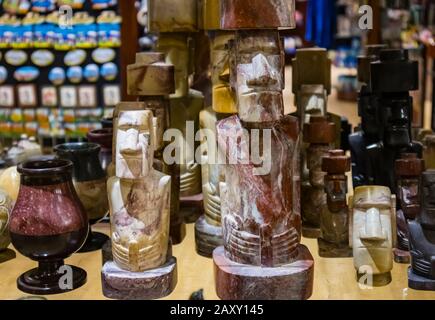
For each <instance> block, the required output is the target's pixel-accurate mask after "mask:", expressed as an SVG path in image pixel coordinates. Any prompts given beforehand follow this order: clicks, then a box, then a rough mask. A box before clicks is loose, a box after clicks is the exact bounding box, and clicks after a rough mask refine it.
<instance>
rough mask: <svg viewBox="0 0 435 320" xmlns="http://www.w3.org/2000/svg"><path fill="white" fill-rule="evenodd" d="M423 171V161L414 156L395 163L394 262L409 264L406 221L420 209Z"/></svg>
mask: <svg viewBox="0 0 435 320" xmlns="http://www.w3.org/2000/svg"><path fill="white" fill-rule="evenodd" d="M424 170H425V164H424V160H422V159H419V158H418V157H417V155H416V154H412V153H411V154H408V153H404V154H402V155H401V158H400V159H398V160H397V161H396V177H397V200H398V201H397V204H398V206H397V217H396V221H397V246H396V248H394V250H393V253H394V261H396V262H397V263H407V264H408V263H410V262H411V256H410V253H409V232H408V221H409V220H414V219H415V218H416V217H417V215H418V213H419V212H420V209H421V204H420V200H421V197H420V192H421V189H420V186H421V175H422V173H423V172H424Z"/></svg>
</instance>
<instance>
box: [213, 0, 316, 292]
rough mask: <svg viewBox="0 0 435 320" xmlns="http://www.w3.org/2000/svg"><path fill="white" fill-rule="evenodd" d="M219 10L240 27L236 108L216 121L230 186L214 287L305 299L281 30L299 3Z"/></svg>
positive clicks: (307, 265)
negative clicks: (222, 241)
mask: <svg viewBox="0 0 435 320" xmlns="http://www.w3.org/2000/svg"><path fill="white" fill-rule="evenodd" d="M221 10H222V11H221V28H222V29H230V30H235V40H234V42H233V43H232V46H231V55H232V57H231V58H232V60H233V61H234V63H233V64H232V67H231V68H230V70H231V72H230V78H231V79H233V81H232V83H234V86H235V88H236V93H237V94H236V100H237V106H238V108H237V109H238V114H237V115H234V116H232V117H229V118H226V119H224V120H221V121H220V122H219V123H218V125H217V133H218V142H219V143H218V145H219V153H220V154H221V155H223V157H222V158H223V159H221V160H224V161H225V181H226V184H222V185H221V190H220V192H221V200H222V202H221V212H222V228H223V238H224V245H223V246H222V247H218V248H217V249H216V250H215V251H214V252H213V261H214V266H215V283H216V292H217V295H218V296H219V297H220V298H222V299H225V300H234V299H237V300H239V299H242V300H247V299H267V300H269V299H272V300H274V299H307V298H309V297H310V296H311V294H312V288H313V287H312V285H313V271H314V262H313V258H312V256H311V254H310V253H309V251H308V249H307V248H306V247H305V246H303V245H301V244H300V239H301V217H300V194H299V193H300V177H299V175H300V168H299V146H300V138H299V132H300V131H299V126H298V121H297V119H296V118H294V117H292V116H284V113H283V111H284V105H283V95H282V91H283V89H284V87H285V84H284V72H283V71H284V57H283V48H282V47H283V46H282V39H281V38H280V36H279V32H278V28H280V27H285V28H294V25H295V24H294V2H293V1H287V0H283V1H269V0H261V1H260V0H258V1H257V0H256V1H249V2H248V1H244V0H223V1H221ZM260 12H261V14H259V13H260ZM272 158H273V159H272ZM222 186H224V187H223V188H222Z"/></svg>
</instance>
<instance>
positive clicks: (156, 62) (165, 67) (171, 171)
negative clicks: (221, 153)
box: [114, 52, 186, 244]
mask: <svg viewBox="0 0 435 320" xmlns="http://www.w3.org/2000/svg"><path fill="white" fill-rule="evenodd" d="M127 80H128V83H127V87H128V94H129V95H131V96H136V97H138V100H139V101H138V102H124V103H121V104H119V105H118V106H117V108H116V109H115V115H114V123H115V124H116V119H117V116H118V113H119V112H120V111H122V110H149V111H151V112H152V113H153V128H154V132H153V133H154V145H155V152H154V167H155V168H156V169H157V170H160V171H162V172H165V173H166V174H168V175H170V176H171V177H172V179H171V190H172V194H171V239H172V243H173V244H178V243H180V242H182V241H183V239H184V237H185V234H186V227H185V225H184V222H183V219H182V217H181V215H180V201H179V198H180V187H179V185H180V178H179V177H180V174H179V167H178V166H177V165H176V164H172V163H166V162H165V161H164V159H163V153H164V150H165V147H166V145H167V142H165V141H164V139H163V136H164V132H165V130H167V129H169V128H170V112H169V99H168V97H169V95H170V94H172V93H174V92H175V68H174V65H173V64H171V63H166V58H165V54H163V53H161V52H143V53H138V54H136V62H135V63H134V64H132V65H129V66H128V67H127ZM115 126H116V125H115ZM114 133H115V137H116V128H115V130H114Z"/></svg>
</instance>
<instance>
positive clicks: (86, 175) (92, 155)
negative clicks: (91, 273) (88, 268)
mask: <svg viewBox="0 0 435 320" xmlns="http://www.w3.org/2000/svg"><path fill="white" fill-rule="evenodd" d="M54 150H55V152H56V155H57V158H59V159H64V160H69V161H71V162H72V163H73V165H74V168H73V182H74V187H75V189H76V192H77V194H78V196H79V198H80V201H81V202H82V204H83V206H84V208H85V211H86V213H87V215H88V219H89V223H90V225H93V224H96V223H98V222H99V221H100V220H101V219H103V218H104V217H105V216H106V215H107V213H108V211H109V203H108V198H107V186H106V173H105V171H104V170H103V168H102V166H101V163H100V160H99V154H100V150H101V147H100V146H99V145H98V144H95V143H66V144H62V145H58V146H56V147H55V148H54ZM107 240H109V237H108V236H106V235H104V234H102V233H98V232H92V231H90V232H89V235H88V239H87V240H86V243H85V245H84V246H83V248H82V249H81V250H80V251H79V252H90V251H96V250H100V249H101V248H102V246H103V244H104V243H105V242H106V241H107Z"/></svg>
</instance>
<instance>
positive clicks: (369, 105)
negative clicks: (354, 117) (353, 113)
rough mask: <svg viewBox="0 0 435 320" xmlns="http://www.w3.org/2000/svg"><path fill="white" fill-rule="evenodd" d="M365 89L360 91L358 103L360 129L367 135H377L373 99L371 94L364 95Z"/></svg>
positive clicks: (377, 129)
mask: <svg viewBox="0 0 435 320" xmlns="http://www.w3.org/2000/svg"><path fill="white" fill-rule="evenodd" d="M367 91H368V89H367V87H363V88H362V89H361V93H360V97H359V101H358V113H359V116H360V117H361V128H362V130H363V132H364V133H366V134H368V135H372V136H374V135H377V134H378V132H379V119H378V116H377V109H376V102H375V98H373V97H372V95H371V94H369V95H365V92H367Z"/></svg>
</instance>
